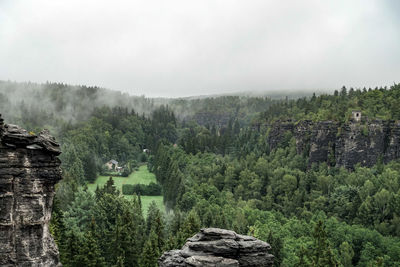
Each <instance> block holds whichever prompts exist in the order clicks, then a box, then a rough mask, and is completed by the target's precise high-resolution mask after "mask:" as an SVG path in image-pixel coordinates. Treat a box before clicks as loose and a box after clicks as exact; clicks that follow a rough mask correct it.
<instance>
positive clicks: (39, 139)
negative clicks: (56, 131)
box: [0, 115, 61, 266]
mask: <svg viewBox="0 0 400 267" xmlns="http://www.w3.org/2000/svg"><path fill="white" fill-rule="evenodd" d="M0 116H1V115H0ZM60 153H61V151H60V148H59V145H58V144H57V143H56V141H55V140H54V138H53V137H51V136H50V135H49V132H48V131H43V132H41V133H40V134H39V135H35V134H33V133H28V132H27V131H25V130H24V129H21V128H19V127H18V126H15V125H4V124H3V120H2V119H0V265H1V266H57V265H60V264H59V257H58V250H57V247H56V244H55V243H54V240H53V238H52V236H51V234H50V232H49V221H50V217H51V210H52V203H53V197H54V193H55V191H54V185H55V184H56V183H57V182H58V181H59V180H60V179H61V169H60V160H59V159H58V158H57V155H59V154H60Z"/></svg>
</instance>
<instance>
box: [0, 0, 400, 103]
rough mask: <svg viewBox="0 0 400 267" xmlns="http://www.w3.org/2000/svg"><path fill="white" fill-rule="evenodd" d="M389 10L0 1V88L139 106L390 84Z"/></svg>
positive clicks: (393, 70)
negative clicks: (40, 87) (134, 101)
mask: <svg viewBox="0 0 400 267" xmlns="http://www.w3.org/2000/svg"><path fill="white" fill-rule="evenodd" d="M399 10H400V4H399V1H394V0H393V1H390V0H355V1H344V0H339V1H317V0H305V1H296V0H292V1H269V0H252V1H238V0H218V1H215V0H203V1H191V0H170V1H163V0H149V1H122V0H116V1H103V0H86V1H78V0H68V1H54V0H24V1H22V0H2V1H0V80H13V81H14V80H15V81H19V82H21V81H32V82H39V83H42V82H46V81H51V82H65V83H68V84H85V85H96V86H100V87H105V88H110V89H113V90H120V91H123V92H128V93H130V94H133V95H146V96H150V97H155V96H162V97H177V96H192V95H207V94H226V93H232V92H265V91H282V90H290V91H293V90H305V89H307V90H319V91H321V90H330V91H332V90H334V89H339V88H340V87H341V86H342V85H346V86H348V87H364V86H365V87H375V86H381V85H382V86H384V85H391V84H393V83H394V82H398V81H399V80H398V79H399V77H400V49H398V47H400V34H399V28H400V16H399V15H398V11H399ZM396 13H397V14H396Z"/></svg>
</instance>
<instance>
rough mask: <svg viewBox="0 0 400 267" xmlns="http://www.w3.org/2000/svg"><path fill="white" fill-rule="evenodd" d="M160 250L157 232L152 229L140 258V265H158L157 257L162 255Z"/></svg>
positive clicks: (146, 266) (152, 266)
mask: <svg viewBox="0 0 400 267" xmlns="http://www.w3.org/2000/svg"><path fill="white" fill-rule="evenodd" d="M160 254H161V252H160V250H159V249H158V238H157V234H156V233H155V232H154V230H152V231H151V232H150V235H149V238H148V239H147V241H146V243H145V245H144V248H143V253H142V256H141V258H140V262H139V263H140V266H142V267H156V266H157V259H158V258H159V257H160Z"/></svg>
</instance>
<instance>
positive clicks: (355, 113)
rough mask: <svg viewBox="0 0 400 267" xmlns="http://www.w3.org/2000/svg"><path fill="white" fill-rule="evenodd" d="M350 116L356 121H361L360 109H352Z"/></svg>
mask: <svg viewBox="0 0 400 267" xmlns="http://www.w3.org/2000/svg"><path fill="white" fill-rule="evenodd" d="M351 118H352V119H353V120H354V121H357V122H359V121H361V111H358V110H354V111H352V112H351Z"/></svg>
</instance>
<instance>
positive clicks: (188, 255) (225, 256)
mask: <svg viewBox="0 0 400 267" xmlns="http://www.w3.org/2000/svg"><path fill="white" fill-rule="evenodd" d="M270 249H271V246H270V245H269V244H268V243H266V242H263V241H261V240H258V239H256V238H254V237H251V236H245V235H239V234H237V233H235V232H234V231H230V230H225V229H219V228H204V229H201V230H200V232H199V233H198V234H196V235H195V236H193V237H191V238H189V239H188V240H187V242H186V244H185V245H184V246H183V247H182V249H180V250H171V251H167V252H165V253H164V254H163V255H162V256H161V257H160V259H159V260H158V264H159V266H160V267H173V266H174V267H180V266H206V267H207V266H210V267H211V266H221V267H222V266H260V267H263V266H272V265H273V260H274V256H273V255H271V254H269V253H268V251H269V250H270Z"/></svg>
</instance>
